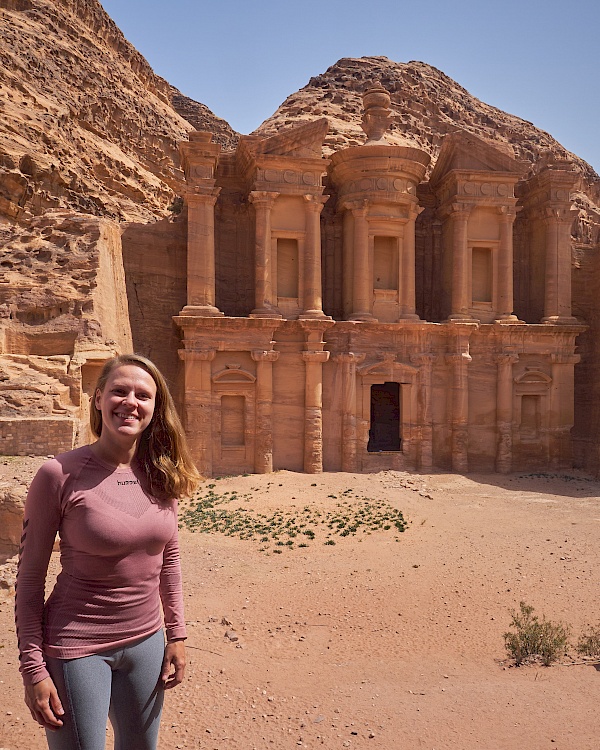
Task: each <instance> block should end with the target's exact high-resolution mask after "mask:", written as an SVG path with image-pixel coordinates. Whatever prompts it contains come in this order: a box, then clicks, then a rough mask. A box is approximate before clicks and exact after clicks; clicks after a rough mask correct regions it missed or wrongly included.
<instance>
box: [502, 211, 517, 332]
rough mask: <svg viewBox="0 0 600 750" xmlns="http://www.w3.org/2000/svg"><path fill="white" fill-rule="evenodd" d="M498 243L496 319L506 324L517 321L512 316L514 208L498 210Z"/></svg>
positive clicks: (515, 317) (514, 316)
mask: <svg viewBox="0 0 600 750" xmlns="http://www.w3.org/2000/svg"><path fill="white" fill-rule="evenodd" d="M499 211H500V242H499V246H498V318H499V320H501V321H504V322H506V323H514V322H516V321H517V320H518V318H517V316H516V315H513V306H514V295H513V224H514V221H515V217H516V215H517V214H516V211H515V210H514V208H509V207H507V206H502V207H501V208H500V209H499Z"/></svg>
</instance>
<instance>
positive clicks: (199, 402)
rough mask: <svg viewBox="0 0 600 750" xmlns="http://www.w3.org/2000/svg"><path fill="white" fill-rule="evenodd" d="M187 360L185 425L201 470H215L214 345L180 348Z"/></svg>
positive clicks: (184, 360) (207, 472) (181, 356)
mask: <svg viewBox="0 0 600 750" xmlns="http://www.w3.org/2000/svg"><path fill="white" fill-rule="evenodd" d="M178 353H179V358H180V359H181V360H183V362H184V378H185V381H184V383H185V409H184V427H185V431H186V435H187V438H188V441H189V445H190V450H191V452H192V454H193V456H194V459H195V461H196V466H197V467H198V471H199V472H200V473H201V474H202V475H203V476H205V477H209V476H211V474H212V381H211V367H212V366H211V362H212V361H213V359H214V358H215V354H216V350H215V349H179V352H178Z"/></svg>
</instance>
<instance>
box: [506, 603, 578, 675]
mask: <svg viewBox="0 0 600 750" xmlns="http://www.w3.org/2000/svg"><path fill="white" fill-rule="evenodd" d="M533 612H534V609H533V607H531V606H528V605H527V604H525V602H521V603H520V604H519V612H515V611H514V610H513V611H512V613H511V614H512V622H511V627H512V628H514V632H511V631H509V632H507V633H504V644H505V646H506V650H507V651H508V653H509V655H510V656H511V657H512V658H513V659H514V661H515V664H516V665H517V666H519V665H520V664H523V663H526V662H535V661H541V662H542V664H543V665H544V666H546V667H548V666H550V664H552V662H554V661H556V660H557V659H558V657H559V656H560V655H561V654H563V653H564V652H565V650H566V648H567V647H568V643H569V632H570V628H569V626H568V625H564V624H563V623H560V622H550V620H546V618H545V617H542V619H541V620H540V618H539V617H538V616H537V615H534V614H533Z"/></svg>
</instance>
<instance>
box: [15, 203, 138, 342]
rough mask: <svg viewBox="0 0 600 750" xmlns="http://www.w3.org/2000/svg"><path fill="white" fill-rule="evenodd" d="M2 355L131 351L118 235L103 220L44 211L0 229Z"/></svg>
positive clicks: (116, 228)
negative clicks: (23, 224) (24, 222)
mask: <svg viewBox="0 0 600 750" xmlns="http://www.w3.org/2000/svg"><path fill="white" fill-rule="evenodd" d="M0 269H2V270H1V272H0V273H1V275H0V316H1V317H0V352H5V353H11V354H21V355H42V356H44V355H46V356H50V355H72V354H74V353H75V352H77V351H84V350H89V349H98V348H103V347H109V348H110V347H112V348H115V347H117V348H119V349H120V348H122V347H127V346H129V345H130V344H131V333H130V329H129V316H128V310H127V298H126V295H125V289H124V276H123V264H122V259H121V233H120V229H119V227H118V225H117V224H116V223H114V222H112V221H110V220H108V219H98V218H96V217H94V216H86V215H82V214H73V213H71V212H61V211H49V212H46V213H45V214H44V215H43V216H38V217H34V218H32V220H31V221H30V222H29V223H28V226H27V229H26V230H25V231H24V230H23V228H22V227H19V226H18V225H10V224H0Z"/></svg>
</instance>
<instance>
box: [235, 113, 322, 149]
mask: <svg viewBox="0 0 600 750" xmlns="http://www.w3.org/2000/svg"><path fill="white" fill-rule="evenodd" d="M328 130H329V121H328V120H327V118H326V117H322V118H321V119H319V120H312V121H311V122H307V123H306V124H304V125H295V126H294V127H291V128H285V129H283V130H280V131H279V132H278V133H276V134H275V135H272V136H270V137H269V138H263V139H260V140H258V139H256V140H255V139H254V138H253V139H252V140H251V141H250V142H248V143H247V147H248V150H249V151H250V152H251V153H252V154H253V155H254V156H258V155H259V154H269V155H272V156H295V157H299V158H310V159H314V158H317V159H320V158H321V156H322V148H323V140H324V139H325V136H326V135H327V131H328Z"/></svg>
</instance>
